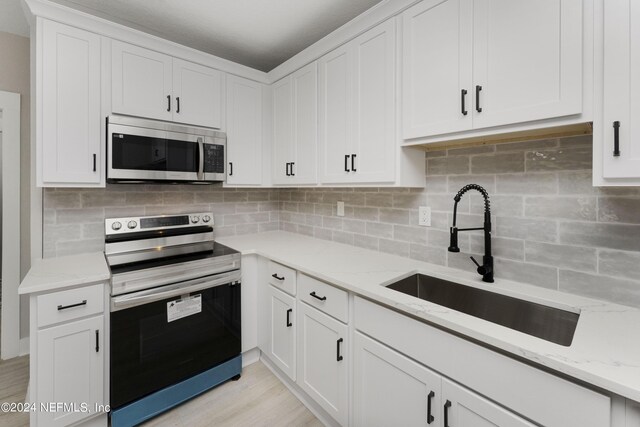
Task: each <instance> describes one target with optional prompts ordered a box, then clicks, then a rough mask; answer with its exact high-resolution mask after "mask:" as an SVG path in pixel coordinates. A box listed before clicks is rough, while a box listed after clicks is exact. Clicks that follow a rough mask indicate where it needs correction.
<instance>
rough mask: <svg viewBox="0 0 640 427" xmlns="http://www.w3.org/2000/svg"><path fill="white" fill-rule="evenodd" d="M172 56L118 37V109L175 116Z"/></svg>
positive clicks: (114, 86) (114, 52)
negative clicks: (126, 41) (120, 40)
mask: <svg viewBox="0 0 640 427" xmlns="http://www.w3.org/2000/svg"><path fill="white" fill-rule="evenodd" d="M172 63H173V62H172V58H171V57H170V56H167V55H163V54H161V53H157V52H153V51H151V50H147V49H143V48H141V47H138V46H133V45H130V44H127V43H122V42H119V41H116V40H114V41H113V42H112V43H111V67H112V68H111V79H112V80H111V103H112V106H111V107H112V110H113V112H114V113H120V114H128V115H131V116H139V117H147V118H151V119H160V120H168V121H171V120H173V111H174V109H175V107H176V106H175V100H174V99H173V91H172V85H173V82H172V79H171V75H172Z"/></svg>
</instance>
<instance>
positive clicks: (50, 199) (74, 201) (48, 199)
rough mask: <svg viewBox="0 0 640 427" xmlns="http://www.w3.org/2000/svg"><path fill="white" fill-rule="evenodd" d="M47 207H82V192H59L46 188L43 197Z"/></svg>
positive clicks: (44, 204)
mask: <svg viewBox="0 0 640 427" xmlns="http://www.w3.org/2000/svg"><path fill="white" fill-rule="evenodd" d="M43 199H44V201H43V207H44V208H45V209H73V208H79V207H81V202H80V193H69V192H57V191H51V190H50V189H48V188H47V189H45V191H44V197H43Z"/></svg>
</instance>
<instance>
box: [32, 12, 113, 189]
mask: <svg viewBox="0 0 640 427" xmlns="http://www.w3.org/2000/svg"><path fill="white" fill-rule="evenodd" d="M42 30H43V34H42V71H41V72H42V98H41V99H40V100H39V102H40V104H41V105H39V112H40V114H41V118H42V122H41V123H42V128H41V129H40V132H39V141H38V145H39V149H40V150H39V151H40V153H39V155H38V160H39V163H40V164H39V170H38V185H39V186H55V185H56V184H77V185H78V186H91V184H93V185H96V184H100V182H101V177H102V176H104V165H103V162H104V158H103V156H102V150H101V149H100V147H101V142H100V141H101V132H100V36H98V35H96V34H93V33H90V32H87V31H83V30H79V29H77V28H73V27H68V26H66V25H62V24H59V23H57V22H53V21H48V20H44V22H43V28H42ZM87 184H88V185H87Z"/></svg>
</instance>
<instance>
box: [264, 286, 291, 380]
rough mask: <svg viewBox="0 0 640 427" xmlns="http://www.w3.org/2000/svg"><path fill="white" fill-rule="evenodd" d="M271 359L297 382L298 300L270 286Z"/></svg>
mask: <svg viewBox="0 0 640 427" xmlns="http://www.w3.org/2000/svg"><path fill="white" fill-rule="evenodd" d="M267 294H268V298H269V323H270V325H269V326H270V328H269V329H270V331H271V336H270V339H269V341H270V344H269V346H268V347H269V349H270V351H269V359H271V361H272V362H273V363H274V364H275V365H276V366H277V367H278V368H280V369H281V370H282V371H283V372H284V373H285V374H287V375H288V376H289V377H290V378H291V379H292V380H294V381H295V380H296V313H295V304H296V300H295V299H294V298H293V297H291V296H289V295H287V294H285V293H284V292H282V291H279V290H278V289H276V288H274V287H273V286H271V285H269V290H268V292H267Z"/></svg>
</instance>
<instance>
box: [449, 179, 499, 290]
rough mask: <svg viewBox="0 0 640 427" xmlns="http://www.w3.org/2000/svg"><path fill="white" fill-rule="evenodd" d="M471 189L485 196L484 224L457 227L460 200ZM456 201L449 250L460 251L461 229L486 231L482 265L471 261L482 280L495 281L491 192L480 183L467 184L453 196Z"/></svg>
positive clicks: (473, 259) (472, 259)
mask: <svg viewBox="0 0 640 427" xmlns="http://www.w3.org/2000/svg"><path fill="white" fill-rule="evenodd" d="M469 190H477V191H479V192H480V194H482V197H484V226H483V227H476V228H458V227H456V215H457V211H458V202H459V201H460V199H462V196H463V195H464V193H466V192H467V191H469ZM453 200H455V203H454V205H453V226H452V227H451V229H450V234H451V236H450V237H451V241H450V243H449V252H460V248H459V247H458V232H459V231H473V230H483V231H484V256H483V257H482V265H480V264H479V263H478V261H476V260H475V258H473V257H471V261H473V263H474V264H475V265H476V266H477V267H478V274H481V275H482V280H483V281H485V282H488V283H493V256H491V204H490V203H489V193H487V190H485V189H484V188H482V187H481V186H479V185H478V184H469V185H465V186H464V187H462V188H461V189H460V191H458V194H456V195H455V197H454V198H453Z"/></svg>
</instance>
